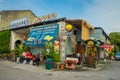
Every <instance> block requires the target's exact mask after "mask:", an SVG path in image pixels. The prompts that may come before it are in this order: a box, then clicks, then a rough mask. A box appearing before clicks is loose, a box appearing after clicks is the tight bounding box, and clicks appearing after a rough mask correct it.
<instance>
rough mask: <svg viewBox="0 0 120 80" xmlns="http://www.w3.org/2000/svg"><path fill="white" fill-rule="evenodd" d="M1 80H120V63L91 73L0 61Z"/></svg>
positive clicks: (108, 65) (115, 62)
mask: <svg viewBox="0 0 120 80" xmlns="http://www.w3.org/2000/svg"><path fill="white" fill-rule="evenodd" d="M0 80H120V61H114V62H113V63H111V64H105V66H104V68H103V69H102V70H91V71H70V70H67V71H53V70H45V69H44V67H43V66H39V67H36V66H30V65H23V64H16V63H13V62H9V61H0Z"/></svg>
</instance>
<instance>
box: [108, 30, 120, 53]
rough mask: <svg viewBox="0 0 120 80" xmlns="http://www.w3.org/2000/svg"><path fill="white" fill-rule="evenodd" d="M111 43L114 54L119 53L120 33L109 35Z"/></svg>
mask: <svg viewBox="0 0 120 80" xmlns="http://www.w3.org/2000/svg"><path fill="white" fill-rule="evenodd" d="M109 37H110V39H111V43H112V44H113V45H114V52H115V53H116V52H119V51H120V32H111V33H110V34H109Z"/></svg>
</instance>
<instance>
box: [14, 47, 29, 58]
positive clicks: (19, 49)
mask: <svg viewBox="0 0 120 80" xmlns="http://www.w3.org/2000/svg"><path fill="white" fill-rule="evenodd" d="M29 49H30V48H29V47H27V46H25V45H17V47H16V48H15V50H14V52H15V53H16V55H17V56H19V55H20V54H22V52H23V51H29Z"/></svg>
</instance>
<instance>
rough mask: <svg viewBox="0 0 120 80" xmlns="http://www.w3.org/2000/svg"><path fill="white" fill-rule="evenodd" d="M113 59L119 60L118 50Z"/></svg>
mask: <svg viewBox="0 0 120 80" xmlns="http://www.w3.org/2000/svg"><path fill="white" fill-rule="evenodd" d="M115 60H120V52H118V53H116V54H115Z"/></svg>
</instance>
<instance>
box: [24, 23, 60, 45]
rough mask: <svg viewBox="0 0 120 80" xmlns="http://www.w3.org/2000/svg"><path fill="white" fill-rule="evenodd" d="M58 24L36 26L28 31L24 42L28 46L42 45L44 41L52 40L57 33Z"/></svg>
mask: <svg viewBox="0 0 120 80" xmlns="http://www.w3.org/2000/svg"><path fill="white" fill-rule="evenodd" d="M58 29H59V25H58V24H51V25H45V26H38V27H36V28H33V29H32V30H31V31H30V34H29V36H28V38H27V40H26V42H25V44H26V45H28V46H43V45H44V44H45V42H46V41H53V40H54V39H55V38H56V36H57V34H58Z"/></svg>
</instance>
